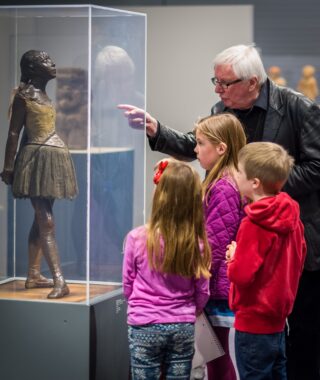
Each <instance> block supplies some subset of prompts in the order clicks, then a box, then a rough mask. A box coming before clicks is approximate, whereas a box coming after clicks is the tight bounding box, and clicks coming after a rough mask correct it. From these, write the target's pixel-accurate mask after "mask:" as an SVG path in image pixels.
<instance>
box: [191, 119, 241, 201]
mask: <svg viewBox="0 0 320 380" xmlns="http://www.w3.org/2000/svg"><path fill="white" fill-rule="evenodd" d="M195 131H198V132H200V133H202V135H203V136H205V137H206V138H207V139H208V140H209V142H210V143H211V144H213V145H216V144H220V143H224V144H226V152H225V153H224V154H223V155H222V156H221V157H220V158H219V160H218V162H217V163H216V164H215V165H214V167H213V168H212V169H211V170H210V172H209V173H207V176H206V178H205V180H204V182H203V195H204V197H205V195H206V194H208V191H209V190H210V188H211V187H212V186H213V185H214V183H215V182H216V181H217V180H218V179H220V178H221V177H222V176H223V175H224V173H225V172H226V171H228V170H229V171H230V172H232V169H236V170H237V169H238V153H239V151H240V149H241V148H242V147H243V146H245V144H246V135H245V133H244V130H243V126H242V124H241V123H240V121H239V120H238V119H237V118H236V117H235V116H234V115H232V114H230V113H221V114H218V115H213V116H208V117H205V118H203V119H201V120H200V121H199V122H198V123H197V124H196V127H195Z"/></svg>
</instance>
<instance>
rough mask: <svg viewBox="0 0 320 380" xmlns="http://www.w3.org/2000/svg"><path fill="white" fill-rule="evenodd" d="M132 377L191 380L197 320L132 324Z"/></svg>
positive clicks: (130, 330) (130, 347)
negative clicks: (194, 322) (161, 375)
mask: <svg viewBox="0 0 320 380" xmlns="http://www.w3.org/2000/svg"><path fill="white" fill-rule="evenodd" d="M128 337H129V349H130V358H131V375H132V380H158V379H159V377H160V373H163V374H164V375H165V379H167V380H169V379H179V380H189V377H190V372H191V364H192V358H193V354H194V324H193V323H163V324H150V325H143V326H129V328H128Z"/></svg>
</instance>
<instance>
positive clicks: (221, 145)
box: [195, 113, 246, 380]
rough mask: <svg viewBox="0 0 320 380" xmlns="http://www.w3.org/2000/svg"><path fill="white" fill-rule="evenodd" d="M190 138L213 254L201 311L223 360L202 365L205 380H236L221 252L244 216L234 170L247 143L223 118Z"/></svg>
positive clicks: (234, 123) (205, 122)
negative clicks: (199, 173)
mask: <svg viewBox="0 0 320 380" xmlns="http://www.w3.org/2000/svg"><path fill="white" fill-rule="evenodd" d="M195 133H196V141H197V146H196V148H195V152H196V154H197V158H198V160H199V162H200V165H201V167H202V168H203V169H205V170H206V171H207V176H206V178H205V180H204V182H203V205H204V211H205V219H206V231H207V235H208V241H209V244H210V247H211V251H212V264H211V274H212V277H211V278H210V299H209V301H208V303H207V305H206V309H205V310H206V313H207V315H208V316H209V319H210V321H211V323H212V325H213V326H214V331H215V333H216V334H217V336H218V338H219V340H220V342H221V344H222V347H223V349H224V351H225V355H223V356H221V357H219V358H217V359H215V360H213V361H211V362H209V363H207V371H208V380H216V379H219V380H236V378H237V377H236V372H235V369H234V366H233V363H232V360H231V357H230V354H229V330H230V327H232V326H233V320H234V316H233V313H232V312H231V310H230V309H229V306H228V293H229V288H230V283H229V280H228V278H227V265H226V262H225V252H226V247H227V245H228V244H230V242H231V241H232V240H234V239H235V236H236V233H237V230H238V227H239V224H240V221H241V219H242V217H243V205H242V201H241V196H240V193H239V190H238V188H237V185H236V182H235V180H234V174H235V172H236V171H237V168H238V167H237V164H238V157H237V156H238V152H239V150H240V149H241V148H242V147H243V146H244V145H245V144H246V136H245V133H244V130H243V127H242V125H241V123H240V121H239V120H238V119H237V118H236V117H235V116H233V115H232V114H227V113H225V114H218V115H214V116H209V117H206V118H204V119H201V120H200V121H199V122H198V123H197V124H196V129H195Z"/></svg>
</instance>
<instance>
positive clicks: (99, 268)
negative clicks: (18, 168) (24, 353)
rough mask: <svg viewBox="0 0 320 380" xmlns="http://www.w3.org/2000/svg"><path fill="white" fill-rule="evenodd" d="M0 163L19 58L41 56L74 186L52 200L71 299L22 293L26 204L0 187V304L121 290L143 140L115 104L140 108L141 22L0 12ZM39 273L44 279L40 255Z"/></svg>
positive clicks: (40, 9)
mask: <svg viewBox="0 0 320 380" xmlns="http://www.w3.org/2000/svg"><path fill="white" fill-rule="evenodd" d="M0 41H1V46H2V52H3V54H2V58H1V63H0V65H1V70H0V75H1V80H0V83H1V88H0V91H1V103H0V107H1V112H0V118H1V126H2V127H1V130H0V144H1V149H0V151H1V157H0V158H1V164H0V167H1V168H2V165H3V159H4V151H5V142H6V138H7V133H8V125H9V122H8V119H7V117H6V115H7V111H8V106H9V102H10V96H11V93H12V90H13V89H14V88H16V87H17V86H18V85H19V80H20V67H19V62H20V59H21V56H22V55H23V53H25V52H26V51H28V50H31V49H35V50H40V51H45V52H47V53H48V54H49V55H50V57H51V58H52V60H53V61H54V62H55V64H56V69H57V77H56V79H53V80H50V81H49V83H48V86H47V93H48V96H49V98H51V99H52V101H53V103H54V105H55V109H56V129H57V133H58V135H59V136H60V137H61V138H62V140H63V141H64V142H65V143H66V144H67V145H68V147H69V150H70V152H71V156H72V158H73V162H74V166H75V170H76V176H77V181H78V187H79V194H78V196H77V197H76V198H75V199H74V200H71V201H70V200H55V202H54V206H53V214H54V221H55V229H56V240H57V244H58V250H59V256H60V261H61V268H62V271H63V274H64V276H65V278H66V280H67V283H68V286H69V288H70V294H69V295H67V296H65V297H63V298H60V299H56V300H49V299H48V298H47V294H48V291H49V289H25V286H24V282H25V278H26V275H27V271H28V235H29V231H30V229H31V226H32V223H33V218H34V210H33V208H32V206H31V202H30V199H28V198H26V199H13V197H12V194H11V188H10V187H7V186H6V185H5V184H4V183H1V185H0V226H1V227H0V233H1V238H0V299H19V300H26V301H28V300H36V301H43V302H63V303H82V304H87V305H90V304H91V303H92V302H96V300H97V299H101V298H103V297H105V296H106V295H108V294H110V292H113V291H115V290H117V289H120V288H121V270H122V256H123V255H122V246H123V240H124V238H125V236H126V234H127V232H128V231H129V230H130V229H132V228H133V227H135V226H137V225H140V224H143V223H144V208H145V204H144V203H145V201H144V199H145V190H144V176H145V173H144V171H145V133H144V131H143V130H135V129H132V128H130V127H128V123H127V119H126V118H125V117H124V116H123V111H121V110H119V109H117V104H120V103H128V104H135V105H137V106H139V107H140V108H143V109H144V108H145V88H146V83H145V71H146V17H145V15H144V14H141V13H135V12H126V11H122V10H116V9H110V8H104V7H99V6H93V5H76V6H71V5H65V6H9V7H0ZM41 273H42V274H43V275H45V276H46V277H48V278H51V273H50V271H49V269H48V266H47V264H46V261H45V259H44V258H42V262H41Z"/></svg>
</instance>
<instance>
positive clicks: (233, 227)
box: [203, 175, 244, 299]
mask: <svg viewBox="0 0 320 380" xmlns="http://www.w3.org/2000/svg"><path fill="white" fill-rule="evenodd" d="M203 204H204V210H205V218H206V230H207V235H208V240H209V244H210V247H211V251H212V264H211V274H212V276H211V278H210V298H211V299H228V294H229V287H230V283H229V280H228V277H227V265H226V257H225V256H226V247H227V245H228V244H229V243H230V242H231V241H232V240H235V237H236V233H237V231H238V228H239V225H240V221H241V219H242V217H243V216H244V212H243V207H242V202H241V197H240V193H239V190H238V188H237V185H236V184H235V182H234V180H233V178H232V177H230V176H228V175H225V176H223V177H222V178H221V179H219V180H218V181H217V182H216V183H215V184H214V186H213V187H212V188H211V189H210V191H209V193H208V194H207V195H206V198H205V200H204V203H203Z"/></svg>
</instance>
